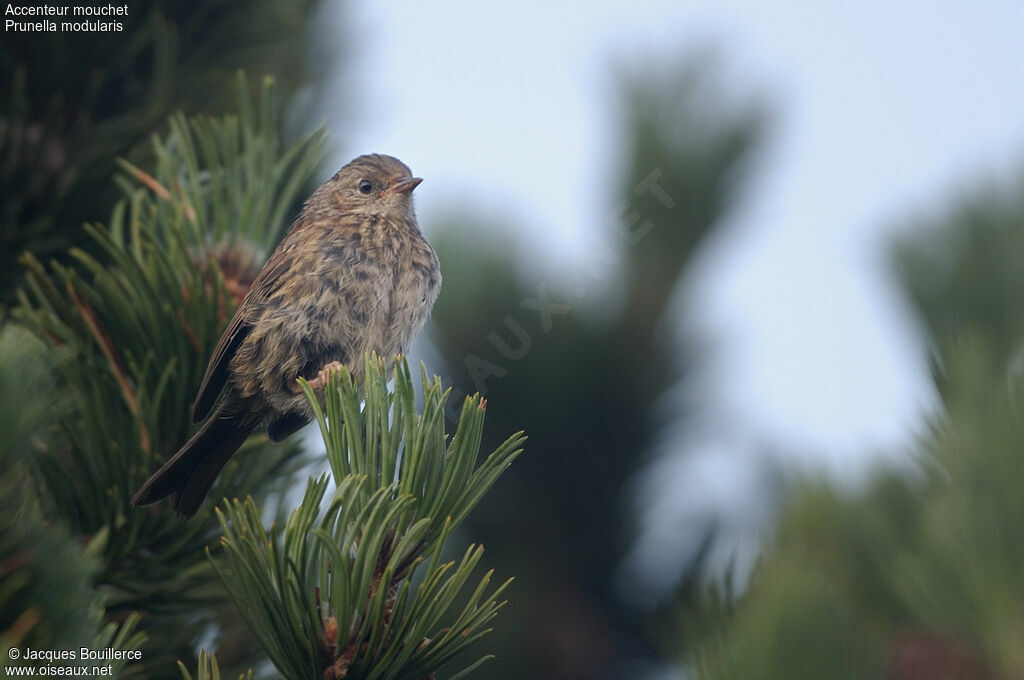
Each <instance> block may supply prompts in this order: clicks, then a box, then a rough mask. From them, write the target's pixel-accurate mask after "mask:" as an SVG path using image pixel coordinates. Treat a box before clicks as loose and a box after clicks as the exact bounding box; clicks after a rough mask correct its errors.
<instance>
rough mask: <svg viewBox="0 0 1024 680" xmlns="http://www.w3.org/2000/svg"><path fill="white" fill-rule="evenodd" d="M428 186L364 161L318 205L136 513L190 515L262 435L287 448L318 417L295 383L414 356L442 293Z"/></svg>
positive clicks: (260, 284)
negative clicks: (168, 508) (424, 203)
mask: <svg viewBox="0 0 1024 680" xmlns="http://www.w3.org/2000/svg"><path fill="white" fill-rule="evenodd" d="M421 181H423V180H421V179H420V178H419V177H413V176H412V173H411V172H410V171H409V168H408V167H406V165H405V164H404V163H402V162H401V161H400V160H398V159H397V158H392V157H391V156H382V155H377V154H372V155H365V156H360V157H358V158H356V159H355V160H353V161H352V162H351V163H349V164H348V165H346V166H345V167H343V168H342V169H341V170H339V171H338V173H337V174H335V175H334V176H333V177H331V178H330V179H329V180H327V181H326V182H324V183H323V184H322V185H321V186H320V188H318V189H317V190H316V191H315V192H313V195H312V196H310V197H309V200H307V201H306V204H305V205H304V206H303V208H302V211H301V212H300V213H299V216H298V218H297V219H296V220H295V222H294V223H293V224H292V226H291V228H290V229H289V230H288V234H287V235H286V236H285V238H284V240H283V241H281V244H280V245H279V246H278V247H277V250H275V251H274V253H273V254H272V255H271V256H270V259H269V260H267V263H266V264H265V265H264V266H263V269H262V270H261V271H260V273H259V275H258V276H257V277H256V280H255V281H254V282H253V284H252V288H251V289H250V290H249V292H248V294H247V295H246V296H245V299H243V300H242V302H241V304H239V306H238V309H237V311H236V312H235V315H234V317H232V319H231V323H230V324H228V327H227V330H225V331H224V335H222V336H221V338H220V342H218V343H217V347H216V349H214V350H213V356H212V357H211V358H210V363H209V365H208V366H207V367H206V375H205V376H203V382H202V384H201V385H200V386H199V393H198V395H197V396H196V402H195V409H194V411H193V412H192V419H193V422H199V421H200V420H202V419H203V418H205V417H206V416H207V415H208V414H209V413H210V411H211V410H212V409H213V406H214V404H215V403H216V402H217V398H218V396H220V394H221V392H224V397H223V398H222V399H221V401H220V404H219V405H218V406H217V409H216V411H214V412H213V414H212V415H210V417H209V418H207V420H206V422H205V423H204V424H203V426H202V427H201V428H200V429H199V431H198V432H196V434H195V436H193V437H192V438H191V439H190V440H189V441H188V443H186V444H185V445H184V446H183V447H182V448H181V450H180V451H178V452H177V453H176V454H174V456H173V457H172V458H171V459H170V460H168V461H167V463H166V464H164V466H163V467H161V468H160V469H159V470H157V471H156V473H155V474H154V475H153V476H152V477H150V478H149V480H147V481H146V483H145V484H143V485H142V488H140V489H139V490H138V492H137V493H136V494H135V496H134V497H133V498H132V505H148V504H150V503H155V502H156V501H159V500H160V499H162V498H166V497H167V496H171V505H172V507H173V508H174V509H175V510H176V511H177V512H178V513H180V514H182V515H184V516H186V517H191V516H192V515H193V514H195V512H196V510H197V509H198V508H199V506H200V504H201V503H202V502H203V499H204V498H205V497H206V494H207V493H208V492H209V491H210V487H211V486H213V482H214V480H215V479H216V478H217V475H218V474H219V473H220V470H221V468H223V467H224V465H225V463H227V462H228V459H230V458H231V456H232V455H233V454H234V453H235V451H237V450H238V448H239V447H240V446H241V445H242V443H243V442H245V440H246V439H247V438H248V437H249V435H250V434H252V432H253V431H255V430H256V429H258V428H262V427H266V428H267V438H268V439H270V441H272V442H279V441H281V440H283V439H284V438H286V437H288V436H289V435H291V434H293V433H295V432H296V431H297V430H299V429H300V428H301V427H303V426H304V425H306V424H307V423H309V422H310V421H311V420H312V417H313V414H312V410H311V409H310V407H309V404H308V403H307V402H306V398H305V397H304V396H303V394H302V391H301V390H300V388H299V385H298V383H297V381H296V379H297V378H298V377H299V376H302V377H304V378H306V379H308V380H310V383H311V385H312V386H313V387H314V389H318V390H320V389H323V386H324V384H325V382H326V380H327V374H326V370H327V369H328V368H330V367H331V366H336V365H338V364H344V365H346V366H348V368H349V369H350V370H351V371H352V374H353V377H355V378H357V379H358V378H359V376H360V374H361V372H362V370H361V368H362V361H363V355H364V353H366V352H370V351H374V352H377V353H378V354H379V355H380V356H382V357H394V356H395V355H396V354H404V353H406V352H408V350H409V346H410V345H411V344H412V341H413V339H414V338H415V337H416V335H417V334H418V333H419V332H420V330H421V329H422V328H423V324H424V323H425V322H426V319H427V316H428V315H429V314H430V310H431V308H432V307H433V305H434V301H435V300H436V299H437V295H438V293H439V292H440V290H441V270H440V266H439V264H438V261H437V255H436V254H435V253H434V250H433V248H431V247H430V244H429V243H427V241H426V240H425V239H424V238H423V236H422V235H421V234H420V230H419V227H418V225H417V224H416V215H415V213H414V212H413V206H412V196H411V194H412V190H413V189H415V188H416V187H417V186H418V185H419V183H420V182H421Z"/></svg>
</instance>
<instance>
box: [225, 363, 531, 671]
mask: <svg viewBox="0 0 1024 680" xmlns="http://www.w3.org/2000/svg"><path fill="white" fill-rule="evenodd" d="M395 374H396V377H395V389H394V391H393V392H389V391H388V390H387V378H386V371H385V369H384V366H383V363H382V362H381V361H380V360H379V359H378V358H377V357H376V356H368V357H367V358H366V368H365V372H364V375H365V376H366V380H365V383H364V384H363V385H361V386H357V385H356V384H354V382H353V380H352V377H351V375H350V374H349V372H348V371H347V370H344V369H343V370H342V371H341V372H340V375H335V376H333V377H332V379H331V382H330V384H329V385H328V386H327V387H326V388H325V390H324V392H325V394H324V397H323V402H322V404H321V401H320V399H319V398H318V396H317V395H316V394H314V393H313V391H312V390H311V389H310V387H309V385H308V384H305V383H304V384H303V389H304V390H305V393H306V397H307V398H308V399H309V401H310V404H311V405H312V406H313V408H314V409H315V411H316V417H317V422H318V423H319V425H320V430H321V433H322V435H323V438H324V442H325V444H326V446H327V456H328V460H329V461H330V464H331V471H332V475H331V478H332V479H333V481H334V482H335V484H336V490H335V492H334V494H333V495H332V496H331V497H330V499H329V501H328V503H327V507H326V509H323V508H322V501H323V499H324V497H325V494H326V492H327V487H328V481H329V480H328V477H327V476H326V475H324V476H321V477H319V478H317V479H311V480H310V482H309V484H308V486H307V489H306V494H305V497H304V498H303V500H302V502H301V504H300V505H299V507H298V508H296V510H295V511H294V512H293V513H292V514H291V516H290V517H289V519H288V522H287V523H286V525H285V527H284V531H283V536H282V534H281V532H280V531H279V530H278V528H277V527H275V526H273V525H272V526H271V528H270V530H269V531H268V530H266V529H264V527H263V522H262V519H261V516H260V512H259V510H258V507H257V505H256V503H255V502H254V501H253V500H252V499H251V498H249V499H247V500H245V501H239V500H234V501H232V502H227V501H225V503H224V505H223V506H222V507H223V511H220V509H218V514H219V517H220V520H221V526H222V529H223V532H224V536H223V538H222V539H221V542H222V545H223V547H224V550H225V553H226V555H227V566H226V567H225V568H218V572H219V573H220V576H221V579H222V581H223V582H224V585H225V586H226V587H227V588H228V590H229V591H230V593H231V596H232V598H233V599H234V600H235V602H236V604H237V605H238V607H239V609H240V610H241V611H242V613H243V615H244V616H245V617H246V620H247V622H248V624H249V627H250V629H251V630H252V632H253V634H254V635H255V636H256V638H257V639H258V640H259V641H260V643H261V645H262V646H263V647H264V649H265V650H266V652H267V654H268V656H269V657H270V659H271V661H272V662H273V664H274V666H275V667H276V668H277V670H278V672H279V673H281V675H282V676H283V677H284V678H286V679H288V680H299V679H300V678H301V679H308V678H310V677H315V678H324V679H325V680H330V679H334V680H339V679H340V678H351V679H355V678H373V679H379V680H388V679H392V678H393V679H398V678H427V677H433V673H435V672H436V671H437V670H438V669H439V668H441V667H442V666H444V665H445V664H446V663H447V662H449V661H451V660H452V659H453V658H454V657H455V656H457V655H459V654H460V653H461V652H463V651H464V650H465V649H466V648H467V647H469V646H471V645H472V644H473V643H475V642H476V641H477V640H479V639H480V638H481V637H482V636H483V635H485V634H486V633H487V632H488V631H489V628H487V626H488V624H489V623H490V622H491V620H492V619H493V618H494V616H495V615H496V614H497V611H498V609H500V608H501V606H502V605H503V604H504V603H503V602H500V601H499V600H498V598H499V597H500V595H501V593H502V592H503V591H504V589H505V588H506V587H507V585H508V583H509V581H506V582H505V583H503V584H501V585H500V586H498V587H496V588H492V587H491V585H490V581H491V573H490V572H487V573H486V574H485V575H484V576H483V577H482V578H481V579H480V580H479V582H478V584H477V585H476V586H475V589H474V590H473V591H472V593H470V594H468V596H467V595H466V592H465V591H466V589H467V586H468V584H469V581H470V578H471V576H472V573H473V572H474V570H475V568H476V566H477V565H478V563H479V561H480V559H481V557H482V555H483V548H482V547H479V546H470V547H469V548H467V549H466V551H465V552H464V553H463V555H462V557H461V558H460V559H458V560H456V561H443V558H442V555H443V553H444V552H445V546H446V542H447V540H448V539H449V538H450V536H451V533H452V531H453V529H454V528H455V526H456V525H457V524H458V523H459V521H460V520H461V519H463V518H464V517H465V516H466V515H467V514H468V513H469V511H470V510H471V509H472V508H473V506H474V505H476V503H477V502H478V501H479V500H480V498H481V497H482V496H483V494H484V493H486V491H487V489H489V488H490V486H491V485H492V484H493V483H494V482H495V481H496V480H497V478H498V476H500V474H501V473H502V472H503V471H504V470H505V469H507V468H508V466H509V465H510V464H511V462H512V461H513V460H514V459H515V458H516V457H517V456H518V455H519V453H520V451H521V449H520V446H521V444H522V443H523V441H524V437H523V435H522V434H521V433H517V434H514V435H512V436H511V437H510V438H509V439H507V440H506V441H505V442H504V443H503V444H501V445H500V446H499V447H498V448H497V449H496V450H495V451H494V452H492V453H491V454H490V455H488V456H487V457H486V458H485V459H484V460H483V461H482V462H480V463H479V465H476V466H474V464H475V462H476V459H477V453H478V451H479V447H480V439H481V433H482V427H483V420H484V415H485V402H484V400H482V399H481V398H480V397H479V396H474V397H470V398H467V399H466V400H465V403H464V405H463V408H462V416H461V419H460V422H459V425H458V428H457V429H456V432H455V435H454V437H453V438H452V439H451V441H448V439H447V437H446V434H445V432H444V417H443V414H444V403H445V400H446V399H447V397H448V392H447V391H442V389H441V384H440V379H439V378H436V377H435V378H433V379H432V380H431V379H428V378H427V376H426V373H425V371H424V372H423V375H422V379H421V382H422V389H423V410H422V411H418V410H417V408H416V399H415V393H414V390H413V381H412V377H411V375H410V372H409V367H408V365H407V364H406V362H405V361H404V360H399V361H398V362H396V367H395ZM364 398H365V401H364V402H363V404H362V405H361V400H363V399H364ZM414 576H415V578H414ZM486 658H487V657H484V658H482V659H480V660H478V661H477V662H475V663H474V664H472V665H471V666H470V667H468V668H467V669H464V673H468V672H469V671H471V670H472V669H473V668H476V667H477V665H478V664H479V663H482V662H483V661H484V660H486ZM464 673H460V674H458V675H456V676H455V677H464Z"/></svg>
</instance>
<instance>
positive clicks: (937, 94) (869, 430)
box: [332, 0, 1024, 511]
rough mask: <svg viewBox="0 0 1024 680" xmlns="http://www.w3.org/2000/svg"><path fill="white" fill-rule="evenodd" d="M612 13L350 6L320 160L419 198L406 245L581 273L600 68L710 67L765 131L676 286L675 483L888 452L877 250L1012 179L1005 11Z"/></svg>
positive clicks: (884, 325)
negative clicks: (398, 162) (686, 300)
mask: <svg viewBox="0 0 1024 680" xmlns="http://www.w3.org/2000/svg"><path fill="white" fill-rule="evenodd" d="M630 4H631V6H629V7H627V6H626V3H610V2H588V3H557V2H550V1H549V2H520V3H515V4H514V6H511V7H498V6H490V5H488V4H487V3H479V2H436V3H400V2H392V3H368V2H366V3H357V4H355V6H354V7H353V8H352V11H351V12H350V14H352V15H353V16H352V17H351V19H352V20H353V21H354V33H355V36H356V43H355V44H354V45H352V46H351V48H350V50H349V51H350V54H349V61H348V66H349V68H350V72H352V71H354V73H355V75H354V76H352V77H351V78H350V79H348V80H346V81H345V82H344V83H335V85H334V89H333V90H332V93H333V96H342V97H350V96H351V93H352V92H353V91H356V92H359V95H360V97H361V102H360V104H359V105H358V106H356V107H352V106H351V105H348V108H349V109H350V110H351V109H352V108H354V109H355V110H354V111H353V114H354V115H353V117H351V118H349V119H348V120H347V121H346V122H344V123H342V122H341V121H333V123H334V124H337V125H342V124H344V125H345V126H346V127H345V130H344V132H343V133H341V134H339V137H340V138H342V139H344V140H346V146H345V148H344V149H340V150H339V153H338V155H337V157H336V158H335V159H334V160H336V161H337V164H340V163H343V162H344V161H346V160H347V159H348V158H349V157H351V156H352V155H354V154H356V153H361V152H364V151H370V150H373V151H383V152H388V153H393V154H395V155H398V156H400V157H401V158H402V159H403V160H405V161H406V162H407V163H408V164H409V165H410V166H411V167H412V168H413V170H414V171H415V172H416V173H417V174H420V175H422V176H423V177H425V178H426V180H427V181H426V182H425V183H424V184H423V187H422V189H421V190H419V191H417V201H418V209H419V212H420V215H421V222H423V223H425V224H427V225H429V224H430V220H431V217H432V216H438V215H441V214H444V212H445V211H446V209H447V208H449V207H450V206H452V205H453V204H454V205H459V206H466V207H470V208H473V209H475V210H477V211H478V212H479V213H481V214H483V215H495V216H500V218H501V219H500V221H499V220H495V221H496V223H497V224H498V225H499V226H500V227H501V228H506V227H507V226H508V225H510V224H514V225H521V228H522V229H523V233H522V234H521V237H522V238H523V239H531V240H534V242H536V243H540V244H542V247H539V248H536V247H535V248H534V250H535V251H539V252H542V253H546V259H547V260H548V263H551V262H555V263H561V262H568V263H574V264H577V265H578V264H579V263H580V261H581V260H582V259H585V258H586V257H587V256H588V252H589V251H588V242H589V240H591V239H592V238H593V236H592V235H593V228H594V225H597V224H599V223H600V222H601V220H602V218H603V216H604V214H605V213H606V212H607V211H608V209H609V208H610V207H611V205H613V204H614V202H615V197H613V196H610V195H608V189H609V188H610V187H611V186H612V184H611V181H612V180H613V179H614V168H613V167H612V163H613V160H614V154H615V149H614V148H613V147H611V146H609V143H610V142H611V141H613V139H614V133H615V131H616V128H615V125H614V120H612V118H611V114H610V113H609V104H610V102H611V95H612V89H611V84H612V82H613V79H612V78H611V73H610V69H611V67H612V65H614V64H615V63H623V62H624V63H630V64H634V65H636V64H641V65H642V64H644V63H651V64H656V63H658V62H660V61H664V60H671V59H675V58H676V57H678V56H679V55H681V54H685V53H687V52H691V51H694V50H698V49H702V48H707V47H709V46H710V47H712V48H714V50H715V51H716V52H717V54H718V56H719V58H720V59H719V61H720V67H721V73H722V74H723V76H724V77H723V85H724V86H725V87H726V88H727V89H728V90H729V91H730V93H731V94H733V95H735V96H738V97H740V98H743V97H746V96H748V95H759V96H763V97H764V98H765V99H766V100H767V101H768V102H769V103H770V104H771V105H772V106H773V108H774V110H775V112H776V113H777V119H776V124H775V126H774V130H773V135H772V138H771V140H770V143H769V144H768V146H767V148H766V152H765V154H764V155H763V161H762V164H761V166H760V167H759V168H758V169H757V172H756V173H755V179H756V181H755V183H754V185H753V187H752V188H753V192H752V193H751V194H750V195H749V196H748V197H747V198H748V200H747V201H746V202H745V203H744V204H743V205H742V206H740V208H739V209H738V210H737V211H736V212H735V214H734V215H733V217H732V219H731V220H730V222H729V224H727V225H725V229H723V230H722V231H721V232H720V233H719V234H718V237H717V238H716V239H715V240H714V241H713V242H712V243H711V244H709V247H708V248H707V249H706V250H705V252H704V253H703V256H702V258H701V259H700V261H699V264H698V267H697V274H696V276H695V277H694V278H693V279H692V280H690V281H688V282H687V284H688V286H689V288H688V289H687V290H688V294H689V295H690V296H691V297H690V299H691V300H692V301H693V303H694V305H695V312H694V314H696V318H695V320H696V322H697V323H698V324H699V326H700V327H701V328H703V329H704V331H705V332H706V333H707V334H709V335H708V337H710V338H712V339H714V340H715V341H716V342H717V343H718V345H719V347H720V351H719V353H718V356H717V357H716V359H715V361H714V362H713V363H712V364H711V365H710V366H709V367H708V369H707V373H706V375H705V376H704V378H705V379H706V381H705V387H704V388H703V390H704V394H706V396H707V400H708V403H709V405H710V407H711V408H710V415H711V419H710V421H709V423H708V425H707V427H706V428H705V429H706V430H707V432H706V433H705V434H704V435H699V436H698V437H697V439H698V440H701V441H698V442H696V443H694V444H693V448H696V449H698V450H704V451H706V452H707V455H706V457H705V459H704V460H702V459H701V457H700V456H699V455H697V456H692V457H691V459H690V460H689V461H688V462H685V463H677V466H681V469H680V470H679V474H680V475H694V476H696V475H704V476H705V477H707V479H708V481H707V484H706V485H705V486H706V487H707V488H706V489H705V491H706V493H708V494H711V495H714V494H715V493H716V492H719V493H720V494H721V495H722V497H723V498H725V497H730V496H732V495H734V494H735V493H736V492H737V490H741V489H742V485H743V484H744V483H746V482H745V481H744V479H743V475H742V474H737V475H733V476H730V470H732V471H734V472H741V471H742V470H743V469H744V468H743V465H742V463H739V464H733V465H732V466H731V467H730V465H729V464H728V463H723V462H722V459H723V457H725V458H727V457H728V455H729V454H728V452H729V451H736V450H741V449H742V447H744V446H749V445H750V442H752V441H769V442H775V443H777V444H778V445H780V446H785V447H787V449H793V448H796V449H798V450H799V451H802V452H804V453H805V455H804V460H805V462H808V463H811V464H816V463H818V462H823V463H824V464H826V465H827V466H829V467H831V468H833V469H835V468H836V467H842V468H847V467H849V466H850V464H851V462H853V461H856V464H857V465H859V464H860V463H859V461H863V460H867V459H870V458H871V457H872V455H873V452H875V451H878V450H880V449H882V448H887V449H889V450H894V449H898V447H899V445H900V444H901V443H902V442H905V441H907V439H906V438H907V433H908V429H909V428H910V427H911V426H912V425H913V424H914V423H916V422H917V421H918V420H919V417H920V413H921V411H922V409H924V408H927V406H928V404H929V403H930V401H931V393H930V390H929V385H928V381H927V376H926V374H925V364H924V363H923V357H922V354H921V346H920V343H921V339H920V338H919V337H917V335H916V332H915V330H914V328H913V323H912V322H911V321H910V320H909V319H907V318H906V315H905V314H904V312H903V310H902V308H901V303H900V301H899V300H898V299H896V298H895V297H894V296H893V294H892V289H891V281H890V280H889V279H888V277H887V272H886V271H885V267H884V261H883V256H884V245H885V244H886V242H887V234H889V233H891V230H892V228H893V227H895V226H899V225H900V224H901V223H902V222H903V221H904V220H905V219H906V218H908V217H910V216H912V215H914V214H918V215H920V214H932V213H934V212H935V210H936V209H937V208H939V207H941V205H942V202H943V201H944V200H947V199H948V200H952V199H953V198H955V197H956V196H957V195H959V194H963V193H966V192H969V191H970V187H971V185H975V186H976V185H977V183H978V182H980V181H982V180H985V179H990V178H998V177H1006V176H1007V175H1008V174H1009V173H1010V172H1013V171H1015V170H1016V169H1018V168H1020V167H1021V164H1020V160H1021V159H1024V88H1022V87H1020V82H1021V74H1020V69H1021V65H1022V63H1024V58H1022V57H1024V47H1022V44H1024V3H1022V2H1020V1H1019V0H1004V1H998V2H975V3H963V2H950V1H944V2H923V1H918V0H915V1H911V2H896V3H894V2H883V1H881V0H866V1H862V2H841V3H811V2H802V3H793V2H789V3H787V2H775V3H764V2H756V1H743V0H717V1H701V2H684V1H679V0H677V1H675V2H670V1H661V0H648V1H647V2H635V3H630ZM538 257H545V256H541V255H539V256H538ZM446 283H447V282H446ZM716 423H717V425H716ZM670 447H671V446H670ZM708 457H711V458H713V459H714V460H715V461H716V462H714V463H709V461H708ZM741 458H742V457H741ZM741 458H740V460H741ZM686 466H690V467H689V468H687V467H686ZM747 481H749V480H747ZM716 490H717V491H716ZM668 509H669V510H674V511H680V508H678V507H674V508H668Z"/></svg>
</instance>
